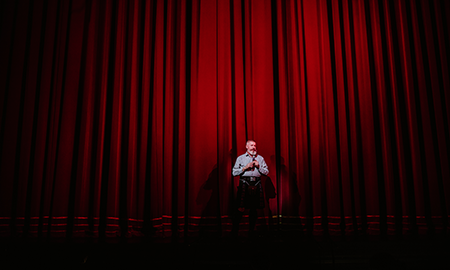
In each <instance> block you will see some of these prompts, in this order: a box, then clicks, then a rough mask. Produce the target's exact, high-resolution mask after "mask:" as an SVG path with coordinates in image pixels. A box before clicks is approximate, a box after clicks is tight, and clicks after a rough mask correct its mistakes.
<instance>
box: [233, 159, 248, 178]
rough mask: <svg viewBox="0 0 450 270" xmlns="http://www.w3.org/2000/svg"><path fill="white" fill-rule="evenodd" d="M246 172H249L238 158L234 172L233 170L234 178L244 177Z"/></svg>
mask: <svg viewBox="0 0 450 270" xmlns="http://www.w3.org/2000/svg"><path fill="white" fill-rule="evenodd" d="M246 170H247V167H246V166H244V164H242V160H241V158H239V157H238V158H237V159H236V163H235V164H234V167H233V170H232V174H233V176H238V175H242V174H244V173H245V171H246Z"/></svg>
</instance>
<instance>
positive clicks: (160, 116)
mask: <svg viewBox="0 0 450 270" xmlns="http://www.w3.org/2000/svg"><path fill="white" fill-rule="evenodd" d="M0 14H1V15H0V16H1V17H0V23H1V25H0V26H1V29H0V31H1V32H0V37H1V40H2V42H0V63H1V64H0V68H1V70H0V89H1V92H0V107H1V109H0V132H1V133H0V147H1V148H0V153H1V166H0V235H1V236H20V235H23V236H39V237H47V236H49V237H62V236H66V237H69V238H71V237H88V236H89V237H90V236H94V237H108V236H119V235H120V236H122V237H129V236H140V235H156V236H170V235H172V236H195V235H202V234H208V235H209V234H217V235H227V233H228V232H229V231H230V230H231V223H232V221H231V220H232V213H233V207H234V206H233V203H234V196H235V193H236V186H237V184H238V179H237V178H233V177H232V175H231V168H232V166H233V165H234V162H235V160H236V157H237V156H238V155H240V154H242V153H244V151H245V142H246V140H247V139H253V140H255V141H256V142H257V145H258V152H259V154H261V155H262V156H263V157H264V158H265V160H266V162H267V164H268V166H269V170H270V174H269V175H268V176H267V177H264V178H263V188H264V192H265V200H266V207H265V209H264V210H260V212H259V213H258V214H259V218H258V222H257V229H258V230H260V231H271V230H286V231H289V230H296V231H303V232H306V233H314V234H319V235H328V234H334V235H340V234H343V235H345V234H356V233H357V234H359V233H363V234H366V233H367V234H381V235H387V234H398V235H401V234H423V233H430V234H432V233H443V232H448V229H450V226H449V214H450V181H449V179H450V166H449V165H450V157H449V154H450V133H449V121H450V76H449V74H450V73H449V65H450V55H449V54H450V53H449V52H448V48H450V40H449V36H450V19H449V16H450V2H449V1H445V0H442V1H426V0H411V1H409V0H396V1H388V0H380V1H375V0H368V1H352V0H323V1H322V0H303V1H302V0H291V1H275V0H272V1H271V0H258V1H256V0H255V1H251V0H217V1H205V0H192V1H187V0H186V1H175V0H172V1H170V0H168V1H121V0H113V1H96V0H85V1H58V0H48V1H26V0H24V1H1V4H0ZM246 223H248V217H247V216H244V219H243V223H242V225H241V230H242V231H245V230H247V225H246Z"/></svg>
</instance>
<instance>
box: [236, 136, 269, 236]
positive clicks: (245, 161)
mask: <svg viewBox="0 0 450 270" xmlns="http://www.w3.org/2000/svg"><path fill="white" fill-rule="evenodd" d="M245 148H246V149H247V152H246V153H245V154H243V155H240V156H239V157H238V158H237V159H236V164H234V167H233V172H232V173H233V176H239V187H238V192H237V200H236V202H237V211H236V213H235V215H234V220H233V230H232V233H233V235H235V236H236V235H237V233H238V229H239V223H240V221H241V219H242V214H243V212H244V211H245V209H250V213H249V217H250V228H249V232H250V234H253V233H254V230H255V224H256V218H257V210H256V209H262V208H264V194H263V190H262V185H261V175H262V174H264V175H267V174H268V173H269V168H268V167H267V164H266V162H265V161H264V158H263V157H262V156H260V155H258V154H257V149H256V142H255V141H253V140H248V141H247V143H246V145H245Z"/></svg>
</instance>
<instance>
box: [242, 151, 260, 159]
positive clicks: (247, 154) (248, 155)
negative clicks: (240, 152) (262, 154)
mask: <svg viewBox="0 0 450 270" xmlns="http://www.w3.org/2000/svg"><path fill="white" fill-rule="evenodd" d="M245 156H246V157H251V158H253V156H252V155H250V154H249V153H248V152H245ZM257 156H258V153H256V155H255V158H256V157H257Z"/></svg>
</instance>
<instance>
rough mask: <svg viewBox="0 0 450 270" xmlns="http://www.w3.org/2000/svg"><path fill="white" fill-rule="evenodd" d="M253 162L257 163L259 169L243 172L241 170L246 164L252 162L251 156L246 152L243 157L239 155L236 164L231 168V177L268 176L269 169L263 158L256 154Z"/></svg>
mask: <svg viewBox="0 0 450 270" xmlns="http://www.w3.org/2000/svg"><path fill="white" fill-rule="evenodd" d="M255 160H256V161H258V163H259V168H254V169H249V170H247V171H245V172H244V171H243V170H242V168H244V167H245V166H246V165H247V164H248V163H250V162H252V161H253V156H251V155H250V154H249V153H248V152H246V153H245V154H243V155H240V156H239V157H238V158H237V159H236V164H234V167H233V171H232V173H233V176H238V175H239V176H255V177H260V176H261V174H264V175H267V174H269V167H267V164H266V162H265V161H264V158H263V157H262V156H260V155H258V154H256V157H255Z"/></svg>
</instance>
